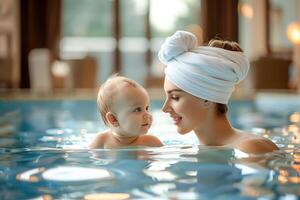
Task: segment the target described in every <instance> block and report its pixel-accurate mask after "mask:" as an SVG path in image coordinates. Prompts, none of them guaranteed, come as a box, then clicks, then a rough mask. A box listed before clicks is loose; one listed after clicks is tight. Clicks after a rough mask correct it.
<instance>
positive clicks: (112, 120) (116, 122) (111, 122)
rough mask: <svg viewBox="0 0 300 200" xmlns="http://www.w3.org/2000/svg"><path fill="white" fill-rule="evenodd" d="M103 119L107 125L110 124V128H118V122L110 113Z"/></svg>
mask: <svg viewBox="0 0 300 200" xmlns="http://www.w3.org/2000/svg"><path fill="white" fill-rule="evenodd" d="M105 117H106V120H107V121H108V123H109V124H111V125H112V126H114V127H117V126H119V122H118V120H117V118H116V117H115V116H114V114H113V113H112V112H107V113H106V115H105Z"/></svg>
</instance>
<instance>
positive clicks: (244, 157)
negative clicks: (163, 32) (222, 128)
mask: <svg viewBox="0 0 300 200" xmlns="http://www.w3.org/2000/svg"><path fill="white" fill-rule="evenodd" d="M161 106H162V102H161V101H153V102H152V103H151V107H152V112H153V115H154V123H153V126H152V128H151V129H150V131H149V132H150V133H152V134H154V135H157V136H158V137H159V138H161V139H162V141H163V142H164V143H165V144H166V146H164V147H162V148H127V149H114V150H105V149H99V150H87V149H86V145H87V144H88V143H89V141H90V140H91V139H92V138H93V137H94V135H95V133H96V132H98V131H101V130H103V129H104V128H105V127H104V126H103V124H102V122H101V121H100V118H99V114H98V112H97V107H96V104H95V102H94V101H93V100H80V101H79V100H67V101H59V100H57V101H0V114H1V118H0V127H1V128H0V140H1V142H0V199H4V200H6V199H47V200H49V199H108V197H109V198H110V199H154V198H156V199H297V198H298V197H299V196H300V185H299V183H300V178H299V177H300V174H299V173H300V164H299V163H300V151H299V141H300V139H299V137H300V129H299V121H300V120H299V121H297V116H298V117H299V116H300V115H299V113H298V111H297V110H295V112H294V111H289V113H284V114H283V113H276V112H272V113H270V112H269V113H267V114H266V113H262V112H258V111H259V110H258V108H257V105H256V104H255V103H254V102H252V101H235V102H231V103H230V113H229V118H230V119H231V122H232V123H233V125H234V126H235V127H238V128H243V129H251V130H252V131H255V132H256V133H257V134H262V135H264V136H265V137H269V138H270V139H272V140H273V141H275V142H276V143H277V144H278V145H279V146H280V147H281V150H280V151H278V152H274V153H269V154H265V155H249V154H245V153H243V152H241V151H238V150H235V149H229V148H216V147H203V146H201V145H199V144H198V143H197V140H196V138H195V137H194V135H192V134H189V135H185V136H180V135H179V134H176V133H175V132H176V129H175V127H174V126H173V125H172V121H171V119H169V117H168V116H167V115H166V114H164V113H162V112H161V111H160V108H161ZM293 116H294V117H293ZM292 119H293V120H292Z"/></svg>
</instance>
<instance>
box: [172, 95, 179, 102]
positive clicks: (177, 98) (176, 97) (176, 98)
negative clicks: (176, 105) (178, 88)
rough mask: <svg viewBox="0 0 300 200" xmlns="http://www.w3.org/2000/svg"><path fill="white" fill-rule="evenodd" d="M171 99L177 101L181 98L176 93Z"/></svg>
mask: <svg viewBox="0 0 300 200" xmlns="http://www.w3.org/2000/svg"><path fill="white" fill-rule="evenodd" d="M171 99H173V100H175V101H178V100H179V97H178V96H175V95H172V96H171Z"/></svg>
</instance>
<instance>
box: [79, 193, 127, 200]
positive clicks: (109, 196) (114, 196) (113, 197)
mask: <svg viewBox="0 0 300 200" xmlns="http://www.w3.org/2000/svg"><path fill="white" fill-rule="evenodd" d="M129 197H130V195H129V194H127V193H93V194H87V195H85V196H84V200H100V199H101V200H104V199H105V200H123V199H128V198H129Z"/></svg>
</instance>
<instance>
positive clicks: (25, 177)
mask: <svg viewBox="0 0 300 200" xmlns="http://www.w3.org/2000/svg"><path fill="white" fill-rule="evenodd" d="M43 171H45V168H43V167H41V168H35V169H31V170H28V171H26V172H23V173H20V174H18V175H17V176H16V179H17V180H22V181H28V182H38V181H39V178H38V177H36V176H33V175H35V174H38V173H41V172H43Z"/></svg>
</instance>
